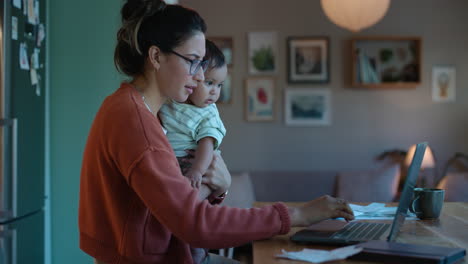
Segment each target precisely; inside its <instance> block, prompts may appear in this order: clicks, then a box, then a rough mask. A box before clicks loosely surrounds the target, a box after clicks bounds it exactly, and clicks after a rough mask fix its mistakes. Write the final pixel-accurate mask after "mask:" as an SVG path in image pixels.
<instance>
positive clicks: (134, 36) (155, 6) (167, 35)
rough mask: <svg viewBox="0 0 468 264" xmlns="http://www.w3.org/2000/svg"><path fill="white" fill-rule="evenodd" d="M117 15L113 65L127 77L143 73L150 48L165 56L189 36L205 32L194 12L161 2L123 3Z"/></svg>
mask: <svg viewBox="0 0 468 264" xmlns="http://www.w3.org/2000/svg"><path fill="white" fill-rule="evenodd" d="M121 16H122V27H121V28H120V29H119V31H118V33H117V46H116V47H115V52H114V63H115V66H116V68H117V70H118V71H119V72H121V73H124V74H126V75H128V76H131V77H135V76H138V75H140V74H143V72H144V66H145V61H146V58H147V57H148V50H149V48H150V47H151V46H153V45H154V46H157V47H158V48H159V49H160V50H161V51H162V52H163V53H168V52H170V51H171V50H173V49H174V48H176V47H177V46H179V45H181V44H182V43H183V42H184V41H186V40H188V39H189V38H191V37H192V36H193V35H195V34H197V33H199V32H201V33H205V32H206V24H205V21H204V20H203V18H201V17H200V15H199V14H198V13H197V12H195V11H194V10H192V9H189V8H185V7H182V6H180V5H167V4H166V3H164V1H161V0H127V1H126V3H125V4H124V5H123V7H122V10H121Z"/></svg>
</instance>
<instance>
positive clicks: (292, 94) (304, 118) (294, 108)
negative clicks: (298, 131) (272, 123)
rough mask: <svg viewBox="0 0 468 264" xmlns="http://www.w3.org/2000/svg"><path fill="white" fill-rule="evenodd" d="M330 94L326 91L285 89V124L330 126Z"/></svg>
mask: <svg viewBox="0 0 468 264" xmlns="http://www.w3.org/2000/svg"><path fill="white" fill-rule="evenodd" d="M330 97H331V93H330V91H329V90H326V89H300V88H289V89H286V95H285V104H284V106H285V114H284V116H285V123H286V125H289V126H327V125H330V124H331V105H330V103H331V102H330V101H331V98H330Z"/></svg>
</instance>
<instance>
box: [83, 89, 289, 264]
mask: <svg viewBox="0 0 468 264" xmlns="http://www.w3.org/2000/svg"><path fill="white" fill-rule="evenodd" d="M79 229H80V247H81V249H82V250H84V251H85V252H86V253H88V254H89V255H91V256H93V257H95V258H97V259H99V260H101V261H104V262H106V263H119V264H120V263H171V264H172V263H175V264H177V263H192V257H191V255H190V246H189V245H191V246H192V247H200V248H226V247H233V246H237V245H241V244H244V243H246V242H249V241H252V240H258V239H265V238H268V237H271V236H274V235H277V234H285V233H287V232H288V231H289V229H290V216H289V214H288V210H287V208H286V206H285V205H284V204H282V203H277V204H274V205H273V206H268V207H263V208H252V209H238V208H228V207H224V206H218V205H211V204H210V203H209V202H208V201H207V200H204V201H201V200H200V199H199V198H198V193H197V190H195V189H193V188H191V187H190V184H189V182H188V181H187V180H186V179H185V178H184V177H183V176H182V174H181V173H180V169H179V165H178V163H177V160H176V158H175V155H174V153H173V151H172V148H171V147H170V145H169V142H168V141H167V139H166V136H165V134H164V132H163V130H162V127H161V124H160V123H159V122H158V120H157V119H156V118H155V117H154V116H153V115H152V114H151V113H150V112H149V111H148V109H147V108H146V106H145V104H144V102H143V99H142V97H141V95H140V94H139V93H138V92H137V91H136V90H135V89H134V88H133V87H131V86H130V85H129V84H126V83H123V84H122V85H121V87H120V88H119V89H118V90H117V91H116V92H115V93H113V94H112V95H110V96H109V97H107V98H106V99H105V101H104V102H103V104H102V106H101V108H100V109H99V111H98V113H97V115H96V117H95V120H94V122H93V125H92V127H91V131H90V133H89V136H88V141H87V143H86V148H85V151H84V157H83V165H82V170H81V186H80V206H79Z"/></svg>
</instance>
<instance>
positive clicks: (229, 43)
mask: <svg viewBox="0 0 468 264" xmlns="http://www.w3.org/2000/svg"><path fill="white" fill-rule="evenodd" d="M208 40H211V41H212V42H213V43H214V44H215V45H216V46H217V47H218V48H219V49H220V50H221V51H222V52H223V54H224V59H225V60H226V65H227V66H228V67H232V66H233V65H234V41H233V38H232V37H208Z"/></svg>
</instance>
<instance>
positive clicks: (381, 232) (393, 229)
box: [291, 142, 427, 245]
mask: <svg viewBox="0 0 468 264" xmlns="http://www.w3.org/2000/svg"><path fill="white" fill-rule="evenodd" d="M426 147H427V143H426V142H424V143H419V144H417V146H416V151H415V154H414V156H413V160H412V161H411V164H410V166H409V168H408V173H407V177H406V180H405V185H404V187H403V191H402V193H401V197H400V201H399V203H398V208H397V211H396V213H395V216H394V218H393V223H392V225H390V224H385V223H363V222H351V223H349V224H346V225H345V226H343V227H342V228H341V229H339V230H338V231H337V230H317V229H307V228H306V229H303V230H301V231H299V232H297V233H295V234H294V235H292V236H291V240H292V241H294V242H298V243H307V244H322V245H324V244H328V245H352V244H358V243H362V242H366V241H370V240H387V241H394V239H395V238H396V236H397V234H398V232H399V231H400V228H401V226H402V225H403V223H404V221H405V217H406V215H407V213H408V208H409V206H410V203H411V199H412V197H413V189H414V186H415V184H416V180H417V178H418V174H419V170H420V169H421V163H422V160H423V157H424V152H425V150H426Z"/></svg>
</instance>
